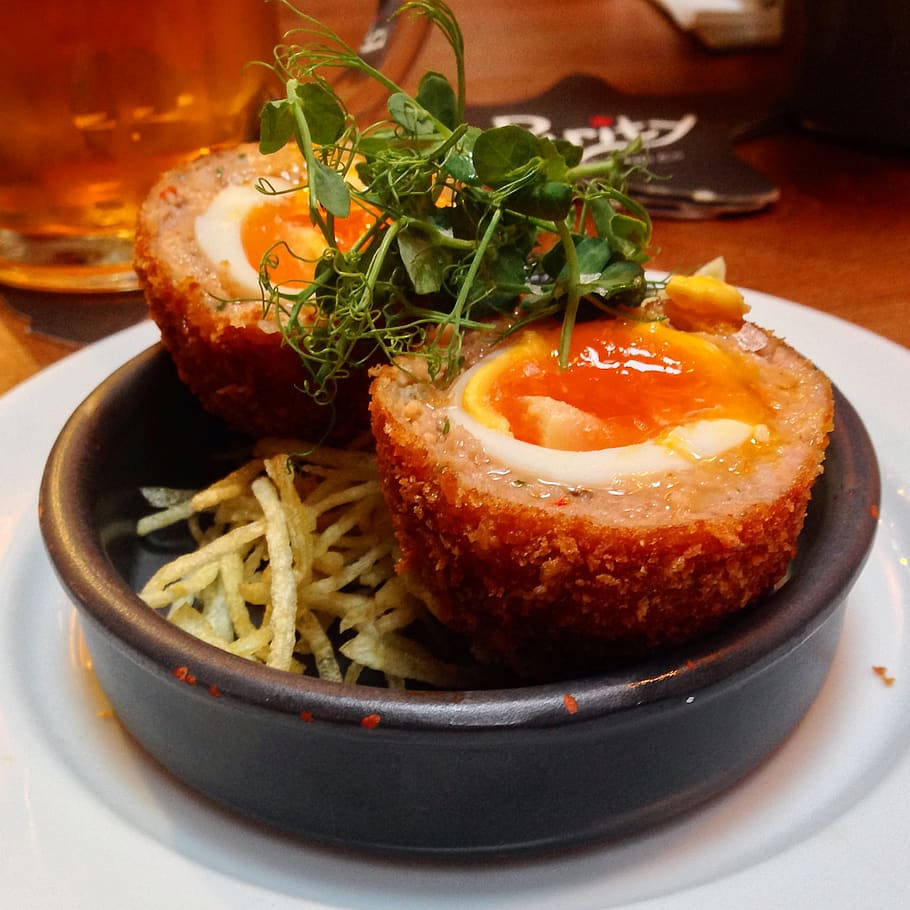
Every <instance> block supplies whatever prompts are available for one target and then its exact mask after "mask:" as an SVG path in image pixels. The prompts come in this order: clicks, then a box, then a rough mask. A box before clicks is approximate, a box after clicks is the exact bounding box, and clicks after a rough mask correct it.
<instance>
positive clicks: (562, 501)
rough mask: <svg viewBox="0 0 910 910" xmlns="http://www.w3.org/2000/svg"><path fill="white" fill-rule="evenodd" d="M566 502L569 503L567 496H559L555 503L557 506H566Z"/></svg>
mask: <svg viewBox="0 0 910 910" xmlns="http://www.w3.org/2000/svg"><path fill="white" fill-rule="evenodd" d="M568 504H569V497H568V496H560V497H559V499H557V500H556V505H558V506H567V505H568Z"/></svg>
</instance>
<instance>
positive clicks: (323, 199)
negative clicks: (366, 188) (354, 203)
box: [310, 161, 351, 218]
mask: <svg viewBox="0 0 910 910" xmlns="http://www.w3.org/2000/svg"><path fill="white" fill-rule="evenodd" d="M310 192H312V194H313V196H314V198H315V199H316V201H317V202H318V203H319V204H320V205H322V206H323V207H324V208H325V210H326V211H327V212H331V213H332V214H333V215H334V216H335V217H336V218H347V216H348V214H349V213H350V211H351V193H350V190H349V189H348V185H347V184H346V183H345V182H344V178H343V177H342V176H341V174H339V173H338V171H334V170H332V168H330V167H327V166H326V165H325V164H323V163H322V162H321V161H317V162H316V173H315V174H312V175H311V176H310Z"/></svg>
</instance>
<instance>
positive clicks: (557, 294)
mask: <svg viewBox="0 0 910 910" xmlns="http://www.w3.org/2000/svg"><path fill="white" fill-rule="evenodd" d="M403 13H407V14H411V15H421V16H426V17H427V18H428V19H429V20H430V21H431V22H432V23H433V24H434V25H435V26H436V27H437V28H439V29H440V30H441V32H442V33H443V34H444V36H445V37H446V39H447V41H448V43H449V45H450V46H451V48H452V51H453V53H454V57H455V69H456V78H455V85H454V86H453V85H452V83H451V82H450V81H449V79H448V78H446V77H445V76H444V75H442V74H440V73H437V72H427V73H425V74H424V76H423V77H422V79H421V80H420V83H419V87H418V90H417V92H416V94H415V95H413V96H412V95H409V94H408V93H407V92H405V91H404V90H402V89H401V88H400V87H399V86H397V85H395V84H394V83H393V82H392V81H390V80H389V79H388V78H386V77H385V76H384V75H383V74H382V73H381V72H379V71H378V70H376V69H375V68H374V67H372V66H371V65H370V64H369V63H367V62H366V61H365V60H363V59H362V58H361V57H360V56H359V55H358V54H357V52H356V51H354V50H353V49H352V48H351V47H349V46H348V45H347V44H345V43H344V42H343V41H342V40H341V38H340V37H339V36H338V35H337V34H335V33H334V32H333V31H332V30H331V29H329V28H327V27H326V26H324V25H322V24H321V23H319V22H318V21H317V20H315V19H313V18H311V17H309V16H307V15H305V14H302V13H301V14H300V18H301V25H300V27H299V28H296V29H294V30H293V32H291V33H289V35H288V36H286V37H289V38H293V39H295V40H297V41H301V42H302V43H300V44H286V45H281V46H279V47H278V48H276V52H275V61H274V64H273V69H274V70H275V72H276V73H277V74H278V75H279V76H280V77H281V79H282V81H283V82H284V85H285V88H286V95H285V97H284V98H283V99H280V100H275V101H271V102H269V103H268V104H267V105H266V106H265V108H264V110H263V112H262V120H261V133H260V150H261V151H262V152H263V153H266V154H268V153H271V152H274V151H277V150H278V149H280V148H282V147H283V146H284V145H285V144H286V143H288V142H290V141H294V142H296V144H297V146H298V147H299V148H300V151H301V153H302V155H303V156H304V159H305V160H306V164H307V174H308V186H307V191H308V193H309V200H308V204H309V214H310V218H311V220H312V223H313V224H314V225H315V226H316V227H317V229H318V230H319V231H320V232H321V234H322V236H323V238H324V240H325V243H326V244H327V249H326V250H325V252H324V253H323V254H322V256H321V257H320V259H319V261H318V263H317V266H316V273H315V279H314V281H313V282H312V284H310V285H308V286H307V287H306V288H305V289H303V290H301V291H299V292H297V291H293V290H289V289H288V288H286V287H279V286H277V285H275V284H273V283H272V282H271V280H270V277H269V271H270V266H273V265H274V258H273V257H270V256H269V255H267V256H266V258H265V259H264V261H263V263H262V266H261V269H260V280H261V283H262V286H263V289H264V292H265V300H266V308H267V311H268V313H270V314H271V315H273V317H274V318H275V319H276V322H277V324H278V326H279V328H280V330H281V332H282V335H283V337H284V339H285V341H286V342H287V343H288V344H289V345H291V346H292V347H293V348H294V349H295V350H296V351H297V352H298V353H299V354H300V356H301V358H302V359H303V362H304V363H305V364H306V366H307V367H308V368H309V370H310V372H311V374H312V377H313V381H314V389H313V390H311V391H314V392H315V393H316V394H318V395H320V396H321V397H331V393H332V390H333V388H334V385H335V382H336V381H337V380H338V379H341V378H342V377H344V376H346V375H347V374H348V373H350V371H351V370H352V369H357V368H360V367H363V366H365V365H366V364H367V363H369V362H370V361H371V360H374V359H375V358H376V356H377V355H378V354H381V355H382V356H383V357H385V358H387V359H389V360H391V359H393V358H394V357H396V356H398V355H400V354H404V353H411V354H415V355H418V356H420V357H423V358H424V359H425V360H426V362H427V368H428V371H429V375H430V377H431V379H434V380H437V381H445V380H446V379H447V378H448V379H451V378H452V377H453V376H454V375H455V373H456V372H457V370H458V367H459V365H460V361H461V345H462V340H463V337H464V333H465V332H467V331H470V330H488V331H499V332H501V331H502V320H501V319H499V320H498V321H497V320H496V317H502V316H509V317H511V319H512V330H514V328H516V327H518V326H523V325H526V324H527V323H529V322H533V321H535V320H539V319H543V318H547V317H560V318H561V319H562V332H561V337H560V347H559V359H560V363H561V364H562V365H563V366H565V365H566V364H567V363H568V354H569V342H570V339H571V333H572V328H573V326H574V324H575V322H576V319H577V318H578V317H579V312H580V309H581V307H582V306H583V305H585V306H586V307H588V308H591V307H593V308H596V309H598V310H602V311H605V312H608V313H614V312H616V311H617V308H619V307H621V308H622V309H623V310H627V309H628V308H636V307H639V306H640V305H641V303H642V301H643V300H644V299H645V298H646V297H647V296H648V295H649V293H651V291H652V290H653V288H651V287H649V284H648V282H647V280H646V279H645V274H644V269H643V263H644V262H645V261H646V260H647V258H648V257H647V252H646V250H647V246H648V243H649V240H650V234H651V223H650V219H649V217H648V214H647V212H646V210H645V209H644V208H643V207H642V206H641V205H640V204H638V203H637V202H635V201H634V200H633V199H631V198H629V196H628V195H626V193H625V185H626V179H627V178H628V176H629V174H630V173H631V172H632V171H633V170H634V169H635V166H634V165H630V164H628V162H627V158H628V153H629V152H633V151H636V150H637V149H627V150H626V153H625V154H623V153H620V154H614V155H612V156H611V157H609V158H606V159H604V160H599V161H596V162H589V163H583V162H582V149H581V148H580V147H578V146H575V145H572V144H571V143H569V142H566V141H564V140H560V139H551V138H547V137H539V136H535V135H533V134H532V133H530V132H528V131H527V130H524V129H522V128H521V127H518V126H504V127H493V128H490V129H479V128H477V127H475V126H471V125H469V124H467V123H465V122H464V110H465V76H464V50H463V42H462V36H461V32H460V30H459V28H458V24H457V22H456V21H455V17H454V15H453V13H452V11H451V10H450V9H449V7H448V6H447V5H446V4H445V3H444V2H442V0H413V2H410V3H406V4H404V5H403V6H402V7H401V8H400V9H399V11H398V13H397V14H403ZM335 69H342V70H347V71H353V72H355V73H359V74H361V75H362V76H365V77H367V78H370V79H374V80H376V81H377V82H378V83H380V84H381V85H382V86H383V87H384V88H385V89H386V91H387V92H388V100H387V111H388V118H387V119H384V120H382V121H380V122H377V123H373V124H371V125H368V126H365V127H360V126H359V125H358V124H357V123H356V122H355V120H354V118H353V117H352V116H351V115H350V114H349V112H348V111H347V110H346V109H345V106H344V104H343V102H342V100H341V99H340V98H339V97H338V95H337V93H336V92H335V91H334V90H333V88H332V86H331V84H330V81H329V75H330V73H331V71H332V70H335ZM260 188H261V189H263V191H264V192H274V190H271V188H270V187H269V186H268V185H262V186H261V187H260ZM353 207H358V208H360V209H363V210H365V211H366V212H367V213H369V214H370V216H371V217H370V219H368V220H369V221H370V222H371V224H370V226H369V228H368V229H367V230H365V231H364V233H363V234H362V236H361V237H360V238H359V239H358V240H357V241H356V242H355V243H354V244H353V245H352V246H351V247H350V248H349V249H345V250H342V249H339V244H338V242H337V239H336V236H335V221H336V219H340V218H344V217H346V216H347V215H348V213H349V212H350V211H351V209H352V208H353ZM283 255H286V253H283ZM314 313H315V314H317V315H316V316H315V317H314V315H313V314H314ZM494 325H495V328H494Z"/></svg>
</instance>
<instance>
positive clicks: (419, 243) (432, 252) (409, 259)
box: [398, 231, 450, 294]
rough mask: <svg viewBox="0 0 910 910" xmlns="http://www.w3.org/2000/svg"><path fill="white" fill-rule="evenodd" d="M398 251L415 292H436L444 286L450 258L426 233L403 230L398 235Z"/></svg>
mask: <svg viewBox="0 0 910 910" xmlns="http://www.w3.org/2000/svg"><path fill="white" fill-rule="evenodd" d="M398 251H399V252H400V253H401V261H402V262H403V263H404V267H405V270H406V271H407V273H408V277H409V278H410V279H411V284H412V285H413V286H414V292H415V293H417V294H435V293H436V292H437V291H439V290H440V289H441V288H442V281H443V278H444V277H445V270H446V267H447V266H448V265H449V262H450V259H449V256H448V255H446V252H445V251H444V250H442V249H440V248H439V247H437V246H436V245H435V244H434V243H433V241H432V240H431V239H430V238H429V237H428V236H427V235H426V234H422V233H421V232H420V231H402V232H401V233H400V234H399V235H398Z"/></svg>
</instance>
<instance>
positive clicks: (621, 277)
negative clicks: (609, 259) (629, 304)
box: [582, 262, 645, 304]
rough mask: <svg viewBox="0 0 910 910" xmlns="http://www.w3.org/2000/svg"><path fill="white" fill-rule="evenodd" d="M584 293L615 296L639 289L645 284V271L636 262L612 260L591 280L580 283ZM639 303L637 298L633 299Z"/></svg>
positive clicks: (607, 296)
mask: <svg viewBox="0 0 910 910" xmlns="http://www.w3.org/2000/svg"><path fill="white" fill-rule="evenodd" d="M582 286H583V291H584V293H586V294H592V293H593V294H600V296H601V297H606V298H610V297H615V296H616V295H617V294H622V293H625V292H626V291H639V290H641V289H643V288H644V286H645V273H644V270H643V269H642V267H641V266H640V265H639V264H638V263H637V262H613V263H611V264H610V265H608V266H607V267H606V268H605V269H604V270H603V271H602V272H601V273H600V275H598V276H597V278H595V279H594V280H593V281H586V282H583V283H582ZM634 302H635V303H637V304H640V303H641V299H640V298H638V299H637V300H636V301H634Z"/></svg>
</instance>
